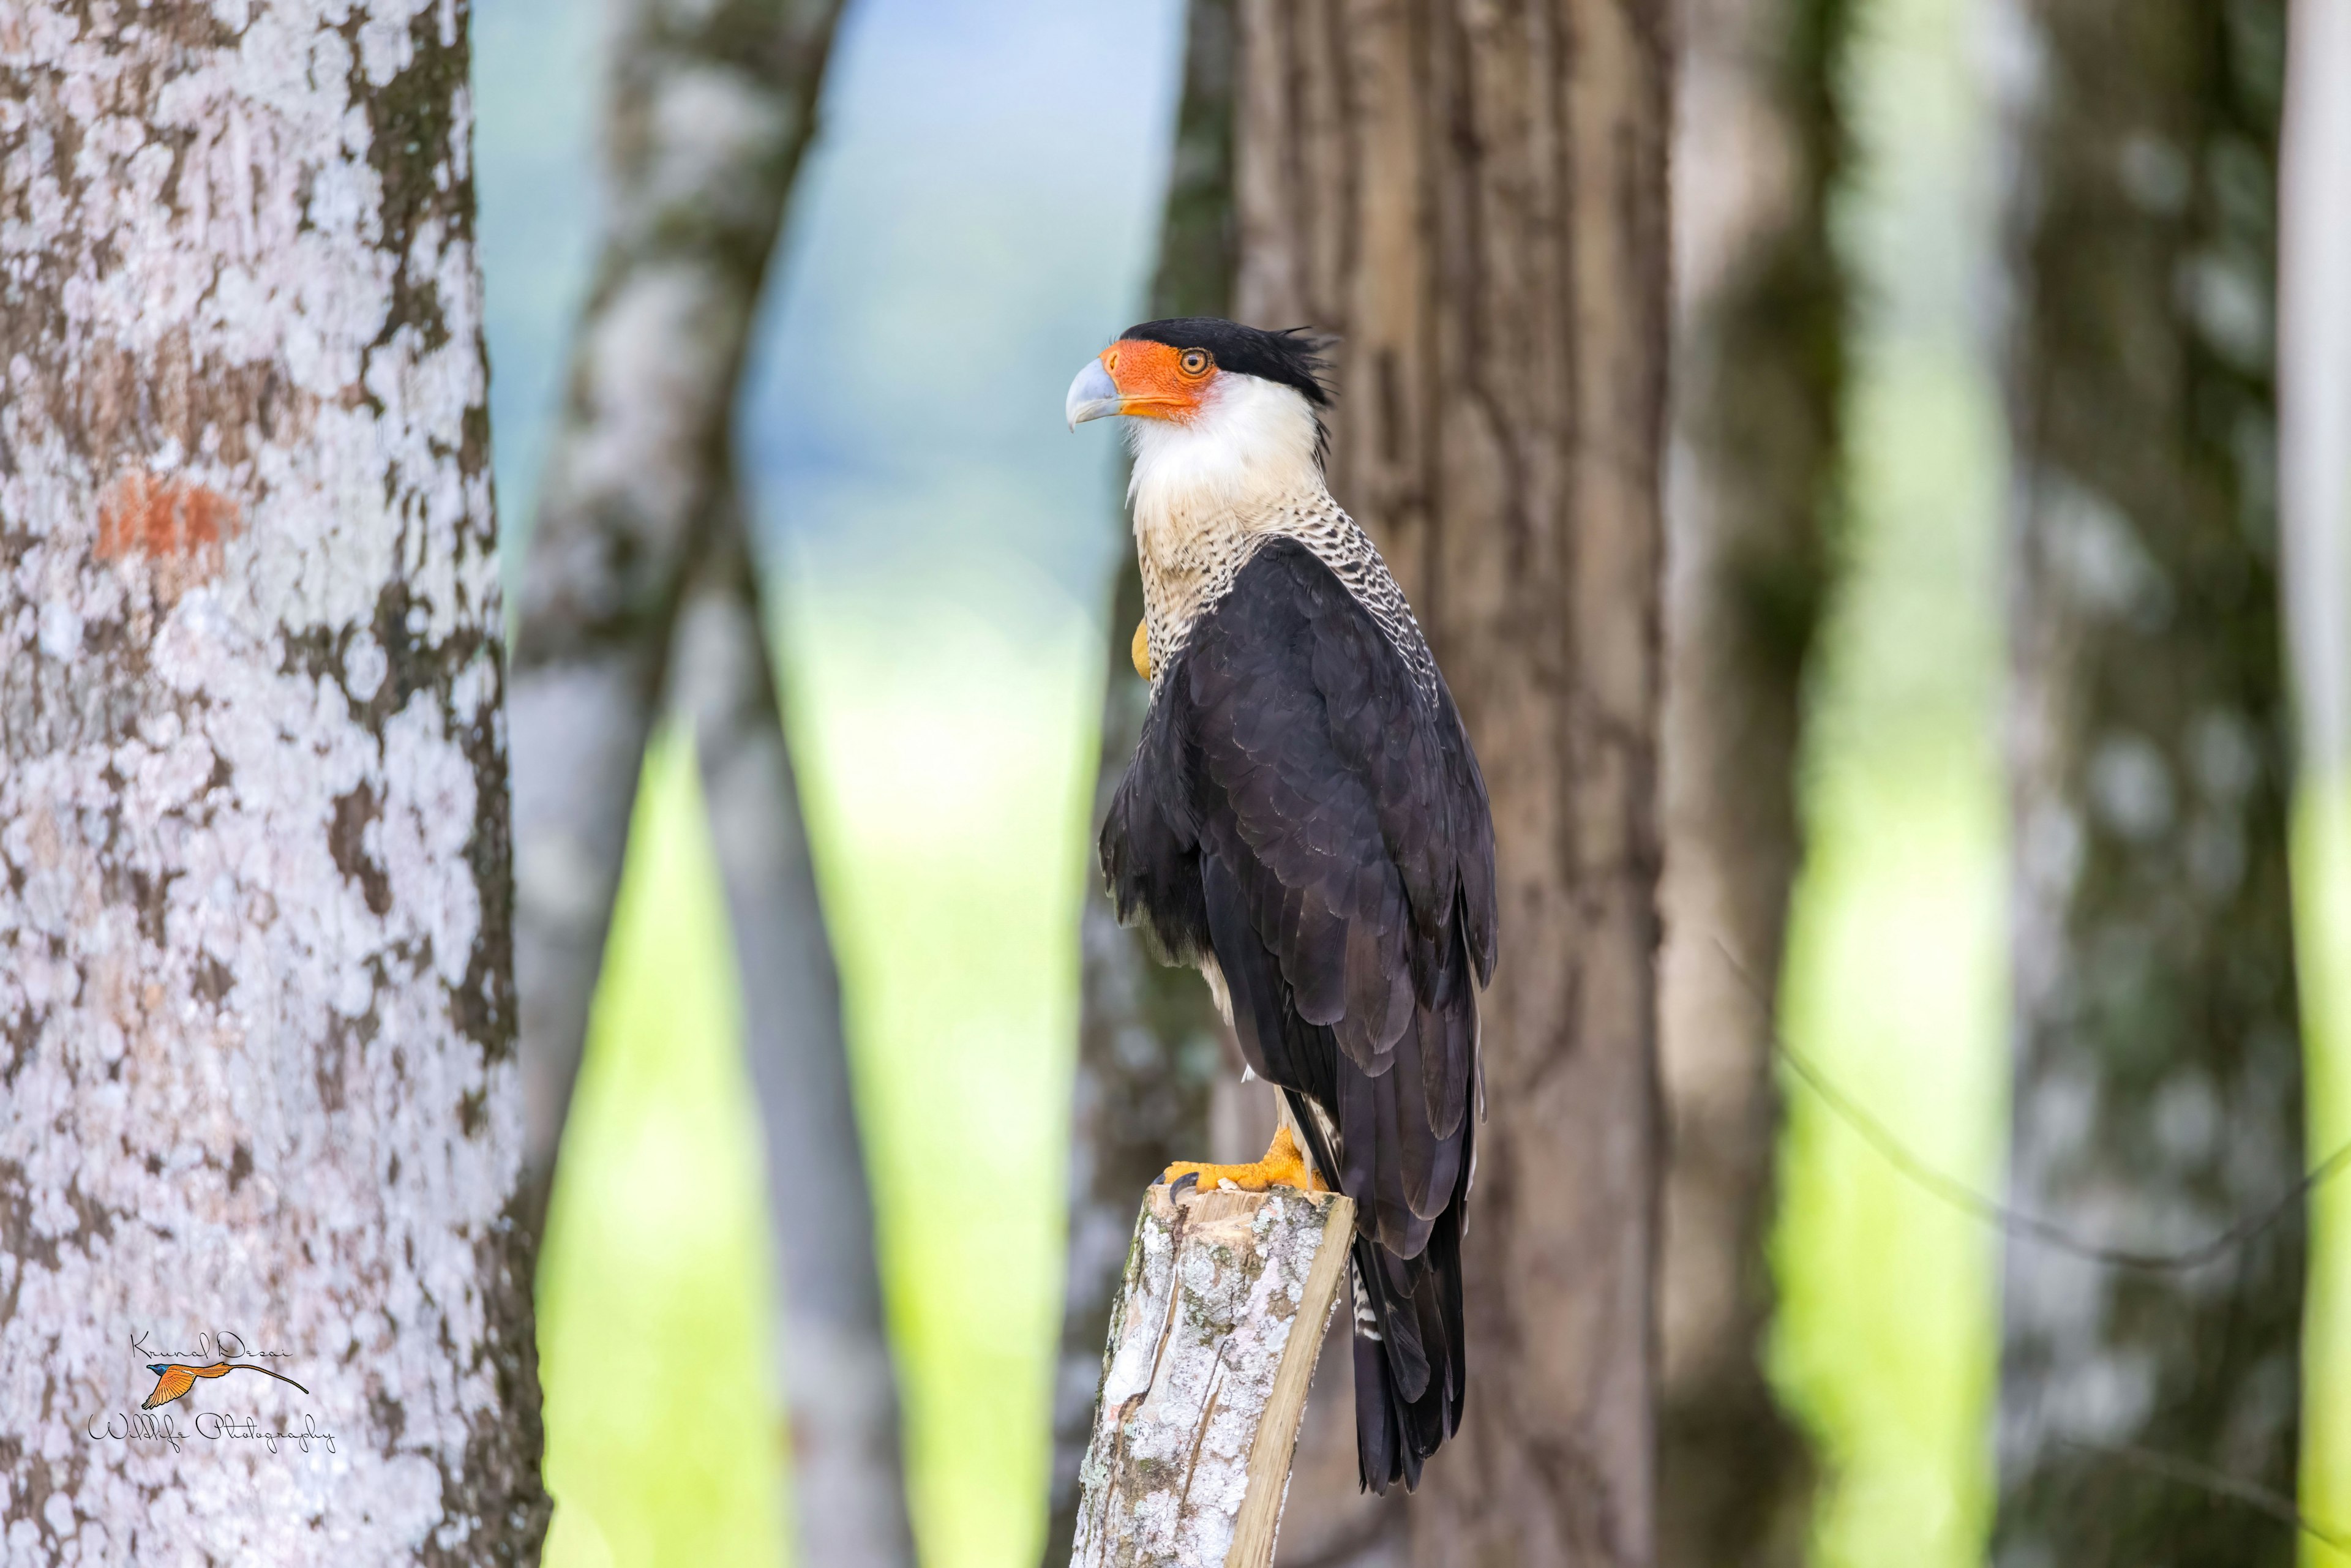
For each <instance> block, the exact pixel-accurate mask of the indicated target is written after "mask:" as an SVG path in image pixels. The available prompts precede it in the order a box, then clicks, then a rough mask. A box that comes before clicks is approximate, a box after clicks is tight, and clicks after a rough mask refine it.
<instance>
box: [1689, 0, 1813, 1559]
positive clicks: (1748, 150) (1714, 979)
mask: <svg viewBox="0 0 2351 1568" xmlns="http://www.w3.org/2000/svg"><path fill="white" fill-rule="evenodd" d="M1850 10H1851V5H1850V0H1698V3H1697V4H1694V5H1692V6H1691V7H1690V8H1689V9H1688V10H1687V12H1686V13H1685V15H1684V17H1683V24H1682V31H1683V53H1682V61H1681V63H1682V75H1681V79H1680V84H1679V88H1678V91H1677V119H1678V123H1677V141H1676V146H1675V152H1674V169H1675V189H1674V211H1675V246H1676V263H1677V265H1676V268H1675V282H1676V290H1677V299H1676V313H1677V319H1678V323H1679V330H1678V333H1677V350H1676V355H1677V361H1676V393H1675V402H1676V409H1675V423H1676V433H1675V434H1676V443H1675V450H1674V461H1673V464H1672V466H1671V474H1670V477H1669V480H1668V485H1667V534H1668V547H1669V548H1668V551H1667V556H1668V562H1669V565H1668V572H1667V683H1666V691H1667V698H1666V714H1665V726H1666V741H1665V800H1666V814H1665V835H1666V846H1667V852H1666V873H1665V882H1664V887H1663V892H1662V894H1661V902H1662V904H1663V906H1664V911H1665V930H1666V937H1665V947H1664V952H1663V955H1662V958H1661V962H1660V966H1659V976H1660V984H1661V992H1662V1012H1661V1024H1662V1036H1663V1038H1662V1043H1661V1055H1662V1063H1663V1076H1664V1082H1665V1092H1666V1108H1667V1124H1668V1128H1669V1138H1670V1154H1669V1157H1668V1160H1667V1182H1666V1198H1665V1239H1664V1252H1663V1255H1662V1260H1661V1262H1662V1270H1661V1278H1660V1281H1659V1295H1660V1301H1659V1306H1660V1328H1661V1333H1662V1347H1661V1348H1662V1351H1663V1358H1664V1359H1663V1369H1662V1385H1661V1389H1660V1395H1661V1400H1662V1407H1661V1409H1660V1411H1659V1443H1660V1451H1659V1456H1658V1497H1659V1505H1658V1521H1659V1531H1660V1534H1659V1538H1658V1555H1659V1559H1660V1561H1661V1562H1664V1563H1668V1564H1674V1565H1677V1568H1711V1565H1712V1564H1716V1563H1730V1562H1739V1563H1753V1564H1758V1565H1759V1568H1760V1565H1764V1564H1773V1563H1783V1564H1794V1563H1800V1562H1802V1558H1803V1552H1804V1548H1805V1544H1806V1524H1807V1515H1808V1512H1809V1509H1808V1504H1809V1501H1810V1498H1811V1489H1812V1480H1813V1465H1812V1460H1811V1456H1810V1454H1809V1453H1808V1452H1807V1451H1806V1448H1805V1445H1804V1441H1803V1438H1802V1435H1801V1434H1800V1433H1799V1432H1798V1431H1797V1430H1796V1428H1795V1427H1794V1426H1793V1424H1792V1422H1791V1421H1790V1420H1789V1418H1788V1417H1787V1416H1785V1415H1784V1414H1782V1411H1781V1409H1780V1407H1779V1406H1778V1404H1777V1402H1776V1401H1775V1400H1774V1399H1773V1397H1772V1394H1771V1385H1770V1384H1769V1382H1768V1381H1767V1380H1766V1378H1765V1376H1764V1373H1763V1365H1762V1353H1763V1339H1764V1335H1765V1333H1766V1330H1767V1328H1768V1325H1769V1322H1770V1320H1771V1275H1770V1270H1769V1267H1768V1263H1767V1260H1766V1258H1765V1254H1764V1244H1765V1240H1766V1239H1767V1237H1768V1234H1769V1230H1770V1227H1771V1213H1772V1202H1771V1195H1772V1184H1773V1176H1774V1164H1775V1160H1774V1155H1775V1152H1776V1147H1777V1145H1776V1134H1777V1132H1778V1125H1779V1111H1780V1107H1779V1100H1778V1095H1777V1094H1776V1092H1775V1091H1774V1088H1773V1080H1772V1074H1771V1042H1772V1040H1773V1037H1774V1029H1775V1025H1776V1022H1777V1012H1778V1008H1777V990H1776V981H1777V978H1778V975H1779V971H1780V966H1781V956H1782V948H1783V946H1784V938H1785V934H1786V921H1787V910H1788V895H1789V889H1790V886H1791V883H1792V880H1793V878H1794V875H1795V871H1796V866H1797V863H1798V860H1799V857H1800V854H1801V844H1800V842H1799V838H1798V825H1797V816H1796V802H1795V763H1796V744H1797V734H1798V715H1799V705H1800V698H1801V696H1802V687H1803V682H1804V672H1805V666H1806V662H1807V659H1808V657H1809V654H1810V653H1811V650H1812V646H1813V635H1814V632H1815V631H1816V629H1817V627H1818V625H1819V622H1820V616H1821V607H1822V604H1823V600H1824V599H1825V597H1826V592H1827V588H1828V579H1829V562H1830V559H1831V546H1832V537H1831V536H1832V531H1833V530H1832V525H1831V519H1832V517H1833V515H1834V510H1835V507H1836V498H1837V493H1838V480H1837V476H1838V466H1839V465H1838V430H1839V423H1840V420H1839V413H1840V401H1841V398H1842V394H1843V391H1844V314H1845V301H1846V297H1847V290H1846V287H1845V280H1844V276H1843V272H1842V269H1841V267H1839V264H1838V261H1837V258H1836V254H1835V250H1834V246H1832V244H1831V243H1830V237H1829V230H1828V208H1829V195H1830V192H1831V189H1832V187H1833V185H1834V183H1835V181H1836V180H1837V178H1838V175H1839V173H1840V171H1841V169H1842V167H1843V164H1844V135H1843V131H1842V127H1841V122H1840V117H1839V114H1838V110H1837V100H1836V87H1837V82H1838V78H1839V70H1840V64H1841V58H1842V52H1843V44H1844V37H1845V36H1846V32H1847V29H1848V23H1849V14H1850ZM1726 946H1727V947H1728V948H1729V950H1730V952H1731V953H1732V954H1733V955H1735V956H1736V962H1735V964H1734V962H1733V961H1732V960H1731V959H1728V958H1726V957H1725V956H1724V954H1723V952H1722V950H1721V949H1722V948H1723V947H1726Z"/></svg>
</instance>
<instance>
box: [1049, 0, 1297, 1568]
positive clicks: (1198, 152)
mask: <svg viewBox="0 0 2351 1568" xmlns="http://www.w3.org/2000/svg"><path fill="white" fill-rule="evenodd" d="M1232 71H1233V15H1232V0H1192V3H1191V5H1190V7H1189V12H1188V16H1187V18H1186V49H1185V67H1184V91H1183V98H1182V101H1181V108H1180V110H1179V112H1178V120H1177V124H1176V132H1175V156H1174V160H1173V168H1172V172H1171V174H1170V178H1169V182H1168V192H1167V208H1166V218H1165V225H1164V227H1163V229H1162V232H1161V235H1160V264H1159V271H1158V276H1157V277H1156V279H1155V282H1154V284H1153V287H1152V294H1151V314H1152V315H1153V316H1155V317H1157V316H1221V315H1223V314H1225V313H1226V311H1227V309H1228V308H1229V307H1228V300H1229V298H1230V297H1231V293H1232V268H1233V217H1232ZM1124 325H1126V323H1124V322H1123V321H1120V322H1113V323H1109V324H1108V325H1107V326H1105V328H1104V331H1105V333H1108V332H1113V331H1116V330H1117V329H1119V328H1120V327H1123V326H1124ZM1121 533H1122V536H1123V535H1124V530H1123V529H1122V530H1121ZM1142 619H1143V579H1142V575H1141V573H1140V572H1139V571H1138V570H1137V569H1136V567H1135V563H1134V541H1133V540H1132V538H1124V541H1123V547H1122V549H1121V553H1120V565H1119V569H1118V577H1117V580H1116V585H1115V588H1114V590H1113V593H1112V595H1111V605H1110V637H1109V646H1108V651H1107V655H1106V657H1107V662H1108V671H1107V673H1106V674H1105V675H1104V677H1103V679H1104V685H1103V688H1102V750H1101V758H1102V760H1101V763H1100V765H1099V767H1098V769H1097V771H1096V773H1095V778H1094V803H1093V813H1092V821H1093V822H1094V823H1095V824H1096V825H1097V826H1099V825H1100V824H1101V822H1102V816H1103V814H1104V813H1105V812H1106V811H1108V810H1109V809H1110V801H1111V797H1112V796H1113V795H1114V794H1116V793H1117V791H1118V784H1119V780H1120V779H1123V778H1124V777H1125V775H1126V768H1127V764H1128V762H1129V761H1130V760H1131V759H1132V758H1133V757H1134V747H1135V742H1136V740H1137V738H1138V737H1140V736H1141V735H1142V733H1143V715H1144V708H1145V707H1146V706H1148V704H1149V701H1150V688H1149V687H1147V686H1145V685H1144V684H1143V682H1142V681H1141V680H1140V679H1138V678H1137V677H1136V675H1135V673H1134V664H1133V662H1132V660H1131V658H1130V656H1129V653H1128V643H1129V639H1131V638H1132V637H1133V636H1134V628H1135V625H1136V623H1137V622H1140V621H1141V620H1142ZM1086 864H1087V894H1086V897H1085V900H1084V903H1083V904H1082V906H1081V908H1082V913H1081V915H1080V917H1079V939H1080V943H1081V948H1080V955H1081V982H1080V985H1081V992H1080V998H1081V999H1080V1008H1079V1024H1078V1063H1077V1074H1076V1082H1075V1083H1074V1085H1073V1091H1072V1094H1071V1108H1070V1109H1071V1140H1070V1239H1069V1245H1068V1248H1067V1250H1066V1252H1065V1255H1064V1256H1065V1269H1066V1270H1067V1271H1066V1273H1065V1275H1064V1277H1063V1284H1062V1306H1061V1348H1060V1351H1059V1353H1058V1354H1057V1356H1056V1360H1055V1366H1054V1382H1053V1472H1052V1490H1051V1495H1050V1522H1049V1523H1048V1525H1047V1528H1046V1532H1045V1548H1044V1554H1043V1556H1042V1558H1041V1560H1040V1561H1042V1562H1043V1563H1044V1564H1045V1565H1046V1568H1061V1565H1062V1564H1064V1563H1068V1562H1069V1560H1070V1550H1071V1542H1072V1541H1073V1540H1074V1538H1075V1533H1074V1532H1075V1531H1076V1528H1077V1512H1078V1464H1079V1461H1080V1459H1081V1458H1083V1457H1084V1454H1085V1451H1086V1444H1087V1442H1088V1440H1089V1439H1090V1438H1091V1437H1092V1432H1093V1416H1094V1395H1095V1391H1096V1389H1097V1387H1098V1386H1099V1385H1100V1384H1101V1382H1102V1336H1103V1335H1104V1334H1105V1333H1108V1332H1109V1328H1110V1312H1111V1302H1112V1300H1113V1298H1114V1297H1115V1296H1116V1295H1117V1293H1118V1289H1119V1281H1120V1280H1121V1278H1122V1277H1123V1274H1124V1271H1125V1268H1126V1259H1127V1250H1128V1243H1129V1240H1130V1239H1131V1238H1132V1236H1133V1234H1134V1205H1135V1202H1136V1199H1137V1198H1138V1197H1140V1195H1141V1194H1142V1193H1143V1192H1144V1189H1145V1188H1147V1187H1149V1186H1151V1184H1152V1183H1154V1182H1155V1181H1157V1180H1158V1179H1159V1176H1160V1173H1161V1172H1162V1171H1164V1170H1165V1169H1166V1168H1167V1167H1168V1166H1169V1165H1170V1164H1172V1163H1174V1162H1175V1161H1176V1160H1184V1159H1200V1158H1203V1157H1216V1158H1225V1157H1228V1155H1225V1154H1223V1153H1222V1152H1218V1153H1217V1154H1216V1155H1213V1156H1211V1155H1208V1145H1209V1135H1210V1116H1209V1112H1210V1104H1211V1101H1212V1099H1213V1098H1214V1096H1215V1094H1216V1092H1217V1087H1218V1084H1219V1081H1220V1080H1223V1081H1229V1080H1231V1079H1232V1078H1233V1077H1234V1076H1235V1075H1234V1073H1233V1071H1232V1070H1231V1069H1230V1068H1229V1066H1228V1061H1227V1059H1228V1055H1232V1054H1235V1053H1237V1051H1238V1048H1233V1049H1232V1050H1231V1051H1228V1048H1227V1046H1226V1044H1225V1043H1224V1041H1223V1039H1222V1035H1223V1032H1224V1031H1223V1028H1222V1025H1221V1023H1220V1021H1219V1020H1218V1019H1217V1012H1216V1008H1215V1006H1214V1004H1213V1003H1211V1001H1210V1000H1209V998H1208V988H1207V985H1206V984H1205V983H1203V982H1202V980H1201V978H1200V977H1199V975H1198V973H1197V972H1196V970H1193V969H1191V968H1189V967H1184V968H1175V967H1169V966H1167V965H1165V964H1162V963H1160V962H1159V961H1158V960H1157V959H1156V958H1155V957H1154V956H1152V954H1151V953H1150V951H1149V949H1148V947H1147V946H1146V945H1145V944H1144V938H1143V935H1142V933H1141V932H1139V931H1129V930H1126V929H1124V928H1123V927H1122V926H1120V925H1119V923H1118V917H1117V915H1115V913H1113V910H1112V908H1111V905H1110V900H1109V899H1108V898H1107V897H1106V896H1104V895H1103V894H1102V890H1101V886H1100V880H1099V875H1098V873H1096V872H1095V871H1094V870H1093V860H1092V854H1091V852H1089V854H1088V856H1087V861H1086ZM1254 1156H1255V1151H1251V1152H1250V1154H1249V1155H1239V1156H1238V1157H1239V1158H1243V1159H1248V1158H1253V1157H1254Z"/></svg>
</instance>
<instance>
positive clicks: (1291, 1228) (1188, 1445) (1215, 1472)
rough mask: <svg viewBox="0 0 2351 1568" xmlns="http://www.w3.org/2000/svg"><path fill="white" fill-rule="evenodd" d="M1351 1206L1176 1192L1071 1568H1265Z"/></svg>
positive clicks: (1132, 1332) (1099, 1449)
mask: <svg viewBox="0 0 2351 1568" xmlns="http://www.w3.org/2000/svg"><path fill="white" fill-rule="evenodd" d="M1353 1233H1354V1206H1353V1204H1351V1203H1349V1202H1348V1201H1347V1200H1346V1198H1344V1197H1340V1196H1338V1195H1337V1194H1326V1195H1322V1196H1310V1195H1309V1194H1306V1193H1302V1192H1299V1191H1296V1190H1294V1189H1291V1188H1287V1187H1277V1188H1275V1189H1273V1190H1272V1191H1270V1192H1264V1193H1250V1192H1200V1191H1198V1190H1196V1189H1195V1190H1190V1191H1186V1192H1182V1193H1175V1192H1171V1191H1170V1190H1169V1189H1168V1188H1167V1187H1165V1186H1154V1187H1152V1188H1151V1189H1150V1191H1149V1192H1148V1193H1147V1194H1146V1195H1145V1196H1144V1203H1143V1213H1142V1215H1141V1216H1140V1217H1139V1218H1137V1220H1136V1221H1135V1228H1134V1246H1133V1248H1132V1249H1130V1250H1129V1253H1128V1257H1127V1262H1126V1269H1125V1271H1124V1274H1123V1279H1122V1281H1121V1284H1120V1288H1119V1293H1118V1299H1117V1301H1116V1302H1115V1303H1114V1304H1113V1309H1112V1312H1111V1321H1110V1334H1109V1340H1108V1347H1107V1349H1106V1350H1105V1351H1104V1353H1103V1355H1102V1396H1101V1399H1100V1403H1099V1405H1098V1407H1097V1410H1096V1413H1095V1418H1094V1426H1093V1434H1092V1441H1091V1442H1090V1443H1089V1444H1088V1446H1087V1448H1086V1452H1085V1458H1084V1461H1083V1463H1082V1464H1081V1466H1080V1469H1079V1474H1080V1478H1081V1484H1082V1489H1083V1490H1082V1496H1081V1500H1080V1503H1079V1509H1078V1525H1077V1540H1076V1542H1075V1543H1074V1546H1073V1548H1072V1550H1071V1556H1070V1558H1069V1562H1070V1565H1071V1568H1093V1565H1094V1564H1102V1565H1104V1568H1110V1565H1113V1564H1114V1565H1116V1568H1266V1564H1268V1563H1271V1562H1272V1560H1273V1546H1274V1534H1275V1531H1276V1530H1277V1529H1278V1528H1279V1527H1280V1522H1281V1509H1282V1501H1283V1498H1284V1494H1285V1493H1286V1492H1287V1490H1288V1489H1289V1480H1290V1449H1291V1448H1292V1445H1293V1444H1294V1443H1295V1441H1296V1437H1297V1431H1298V1417H1299V1414H1300V1411H1301V1409H1302V1408H1303V1406H1304V1405H1305V1402H1306V1387H1307V1383H1308V1380H1309V1378H1311V1375H1312V1374H1313V1370H1314V1361H1315V1356H1316V1354H1317V1353H1318V1352H1319V1351H1320V1350H1321V1348H1322V1331H1323V1329H1324V1327H1325V1326H1326V1325H1327V1324H1328V1322H1330V1319H1331V1315H1332V1311H1333V1309H1334V1308H1336V1306H1337V1305H1338V1301H1339V1288H1340V1281H1342V1280H1343V1278H1344V1277H1345V1275H1346V1271H1347V1243H1348V1239H1349V1238H1350V1237H1351V1236H1352V1235H1353Z"/></svg>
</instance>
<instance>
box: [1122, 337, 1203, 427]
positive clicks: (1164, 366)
mask: <svg viewBox="0 0 2351 1568" xmlns="http://www.w3.org/2000/svg"><path fill="white" fill-rule="evenodd" d="M1100 357H1101V360H1102V369H1103V370H1105V371H1109V372H1110V379H1111V382H1112V384H1113V385H1114V386H1116V387H1117V388H1118V397H1119V409H1118V411H1119V413H1126V414H1133V415H1134V416H1135V417H1137V418H1140V419H1170V420H1174V421H1175V423H1178V424H1186V423H1190V422H1191V421H1192V420H1193V419H1195V418H1196V417H1197V416H1198V414H1199V413H1200V409H1201V406H1202V404H1203V403H1204V402H1205V401H1206V399H1207V392H1208V387H1209V384H1210V383H1211V382H1214V381H1215V380H1216V379H1217V361H1216V358H1215V356H1214V355H1212V354H1210V353H1209V352H1208V351H1207V350H1206V349H1174V348H1170V347H1168V346H1167V345H1166V344H1165V343H1153V342H1148V341H1145V340H1143V339H1139V338H1122V339H1120V340H1118V341H1117V342H1115V343H1113V344H1112V345H1111V346H1110V347H1109V348H1107V349H1104V350H1102V354H1101V356H1100Z"/></svg>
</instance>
